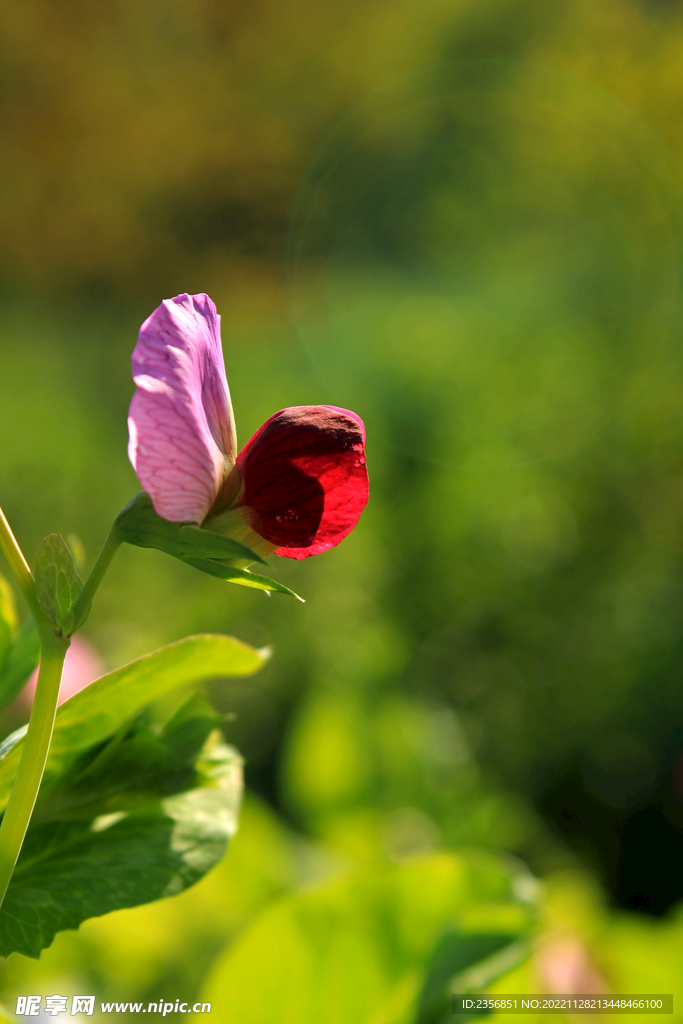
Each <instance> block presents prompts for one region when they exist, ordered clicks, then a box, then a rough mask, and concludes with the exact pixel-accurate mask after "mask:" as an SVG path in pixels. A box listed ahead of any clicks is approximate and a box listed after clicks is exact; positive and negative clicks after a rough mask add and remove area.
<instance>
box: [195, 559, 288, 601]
mask: <svg viewBox="0 0 683 1024" xmlns="http://www.w3.org/2000/svg"><path fill="white" fill-rule="evenodd" d="M185 561H186V562H187V563H188V565H193V566H194V567H195V569H201V571H202V572H205V573H208V575H209V576H217V577H218V579H221V580H226V581H227V582H228V583H237V584H239V585H240V586H242V587H253V588H254V589H255V590H267V591H269V592H270V591H275V592H276V593H278V594H288V595H289V597H295V598H296V599H297V601H301V603H302V604H305V601H304V599H303V597H299V595H298V594H295V593H294V591H293V590H290V589H289V587H285V586H283V584H282V583H278V582H277V581H276V580H271V579H269V578H268V576H258V575H257V574H256V573H253V572H250V571H249V570H248V569H236V568H234V567H233V566H229V565H224V564H222V563H220V562H215V561H213V560H212V559H208V558H186V559H185Z"/></svg>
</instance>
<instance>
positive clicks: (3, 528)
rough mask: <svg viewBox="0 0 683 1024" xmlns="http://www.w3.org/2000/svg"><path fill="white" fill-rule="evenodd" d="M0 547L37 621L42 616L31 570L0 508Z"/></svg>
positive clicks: (37, 621)
mask: <svg viewBox="0 0 683 1024" xmlns="http://www.w3.org/2000/svg"><path fill="white" fill-rule="evenodd" d="M0 548H2V551H3V554H4V556H5V558H6V559H7V561H8V563H9V567H10V569H11V570H12V572H13V573H14V577H15V579H16V581H17V583H18V584H19V586H20V587H21V591H22V593H23V595H24V597H25V598H26V603H27V604H28V606H29V608H30V609H31V614H32V615H33V618H34V619H35V620H36V624H38V623H39V621H40V619H41V618H44V615H43V612H42V610H41V608H40V605H39V604H38V601H37V600H36V591H35V587H34V584H33V576H32V575H31V570H30V569H29V567H28V562H27V561H26V559H25V558H24V553H23V551H22V550H21V548H20V547H19V545H18V544H17V539H16V537H15V536H14V534H13V533H12V528H11V527H10V525H9V523H8V522H7V519H6V518H5V513H4V512H3V511H2V509H1V508H0Z"/></svg>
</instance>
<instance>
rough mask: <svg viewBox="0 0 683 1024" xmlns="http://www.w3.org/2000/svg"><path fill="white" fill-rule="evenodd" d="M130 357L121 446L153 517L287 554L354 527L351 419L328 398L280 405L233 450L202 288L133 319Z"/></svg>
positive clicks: (357, 457) (356, 441)
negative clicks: (131, 384)
mask: <svg viewBox="0 0 683 1024" xmlns="http://www.w3.org/2000/svg"><path fill="white" fill-rule="evenodd" d="M132 364H133V379H134V381H135V384H136V392H135V395H134V396H133V400H132V402H131V405H130V414H129V419H128V427H129V432H130V443H129V447H128V452H129V456H130V460H131V462H132V464H133V467H134V468H135V472H136V473H137V475H138V478H139V480H140V483H141V484H142V486H143V488H144V489H145V491H146V492H147V493H148V494H149V496H150V498H151V500H152V504H153V505H154V510H155V511H156V513H157V515H159V516H161V517H162V518H163V519H167V520H169V521H170V522H176V523H181V522H186V523H196V524H201V525H203V526H204V527H205V528H207V529H210V530H214V531H216V532H217V533H222V534H224V535H227V536H231V537H234V538H235V539H237V540H240V541H242V542H243V543H245V544H247V545H248V546H249V547H251V548H252V549H253V550H255V551H256V552H257V553H258V554H260V555H262V556H263V555H267V554H271V553H272V552H274V553H275V554H277V555H284V556H286V557H288V558H297V559H300V558H306V557H308V556H309V555H317V554H320V553H321V552H322V551H327V550H328V549H329V548H331V547H334V546H335V545H336V544H338V543H339V542H340V541H341V540H343V538H344V537H345V536H346V535H347V534H348V533H349V532H350V531H351V530H352V529H353V527H354V526H355V525H356V523H357V521H358V517H359V516H360V514H361V512H362V511H363V508H364V507H365V504H366V502H367V500H368V475H367V469H366V465H365V428H364V426H363V422H362V420H361V419H360V417H359V416H357V415H356V413H354V412H350V411H349V410H347V409H339V408H337V407H336V406H331V405H304V406H296V407H294V408H290V409H282V410H281V411H280V412H277V413H275V415H273V416H271V417H270V419H268V420H267V421H266V422H265V423H264V424H263V426H262V427H261V428H260V429H259V430H257V431H256V433H255V434H254V436H253V437H252V438H251V439H250V440H249V441H248V442H247V444H246V445H245V446H244V448H243V449H242V450H241V452H239V454H237V441H236V433H235V420H234V417H233V412H232V404H231V401H230V392H229V389H228V383H227V380H226V376H225V366H224V362H223V351H222V348H221V341H220V317H219V316H218V315H217V313H216V307H215V306H214V304H213V302H212V301H211V299H210V298H209V297H208V295H204V294H199V295H187V294H184V295H177V296H176V297H175V298H173V299H166V300H165V301H164V302H162V303H161V305H160V306H159V307H158V308H157V309H156V310H155V311H154V312H153V313H152V315H151V316H150V317H148V318H147V320H145V322H144V323H143V325H142V327H141V328H140V333H139V336H138V342H137V345H136V347H135V350H134V352H133V359H132Z"/></svg>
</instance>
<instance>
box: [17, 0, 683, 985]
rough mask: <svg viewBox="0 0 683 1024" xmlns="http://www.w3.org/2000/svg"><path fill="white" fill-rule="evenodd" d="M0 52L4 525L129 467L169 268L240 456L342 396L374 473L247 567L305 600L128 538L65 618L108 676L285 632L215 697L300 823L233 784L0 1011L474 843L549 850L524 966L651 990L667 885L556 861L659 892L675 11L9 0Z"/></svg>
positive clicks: (67, 527)
mask: <svg viewBox="0 0 683 1024" xmlns="http://www.w3.org/2000/svg"><path fill="white" fill-rule="evenodd" d="M0 46H1V47H2V59H1V61H0V63H1V65H2V69H3V70H2V80H1V81H0V120H1V123H2V125H3V129H2V131H3V136H2V137H3V143H4V146H3V149H2V152H0V182H2V189H0V231H1V232H2V238H3V245H2V253H1V254H0V285H1V286H2V294H3V296H4V303H3V307H2V310H1V311H0V360H1V365H2V376H1V378H0V481H1V483H2V487H1V490H2V494H1V500H2V504H3V507H4V508H5V511H6V512H7V514H8V517H9V518H10V520H11V522H12V523H13V525H14V526H15V528H16V531H17V534H18V535H19V538H20V540H21V542H22V544H24V545H25V548H26V550H27V552H29V553H32V552H33V551H35V549H36V547H37V545H38V543H39V542H40V540H41V539H42V537H43V536H44V535H45V534H46V533H49V532H51V531H53V530H60V531H61V532H62V533H63V534H64V535H65V536H67V535H68V534H69V532H70V531H73V530H75V531H76V532H77V533H78V535H79V536H80V537H81V538H82V541H83V545H84V548H85V551H86V561H88V562H91V561H92V559H93V557H94V555H95V553H96V549H97V546H98V545H99V544H100V543H101V541H102V539H103V537H104V535H105V533H106V531H107V529H108V526H109V524H110V522H111V519H112V517H113V515H114V514H115V513H116V511H117V510H118V509H119V508H120V507H121V506H122V505H123V504H124V503H125V502H126V501H127V500H128V499H129V498H130V496H131V495H132V493H134V491H135V490H136V489H137V485H136V481H135V477H134V475H133V472H132V470H131V468H130V466H129V465H128V463H127V461H126V455H125V446H126V431H125V412H126V407H127V403H128V400H129V398H130V395H131V392H132V385H131V382H130V378H129V368H128V360H129V356H130V351H131V349H132V347H133V343H134V338H135V333H136V330H137V327H138V326H139V324H140V322H141V321H142V319H143V318H144V317H145V316H146V315H148V314H149V312H150V311H151V310H152V309H153V308H154V306H156V305H157V303H158V302H159V301H160V299H161V298H163V297H165V296H170V295H173V294H175V293H176V292H179V291H184V290H188V291H199V290H207V291H209V292H210V293H211V295H212V297H213V298H214V299H215V301H216V302H217V305H218V308H219V311H220V312H221V313H222V314H223V339H224V348H225V355H226V365H227V370H228V377H229V380H230V384H231V389H232V394H233V399H234V403H235V411H236V419H237V423H238V427H239V431H240V442H241V443H243V442H244V440H246V439H247V438H248V437H249V436H250V434H251V433H252V432H253V431H254V430H255V429H256V428H257V427H258V426H259V425H260V424H261V423H262V422H263V421H264V420H265V419H266V418H267V416H269V415H270V414H272V413H273V412H274V411H275V410H277V409H279V408H282V407H284V406H287V405H295V404H304V403H317V402H329V403H331V404H335V405H340V406H346V407H349V408H353V409H355V410H356V411H358V412H359V413H360V414H361V415H362V416H363V418H364V419H365V421H366V423H367V426H368V461H369V468H370V474H371V481H372V497H371V503H370V505H369V507H368V509H367V511H366V513H365V514H364V516H363V518H362V520H361V524H360V526H359V527H358V529H357V530H356V531H354V533H353V534H352V535H351V536H350V537H349V538H348V539H347V540H346V541H345V542H344V544H343V545H341V547H340V548H338V549H337V550H335V551H334V552H331V553H329V554H326V555H324V556H321V557H320V558H316V559H315V560H311V561H310V562H305V563H303V564H301V565H294V564H291V563H286V562H284V561H280V560H278V559H273V562H274V563H275V564H274V566H273V572H274V575H276V576H277V578H278V579H279V580H281V581H282V582H283V583H284V584H285V585H288V586H291V587H292V588H293V589H294V590H296V591H297V593H301V594H302V595H303V596H304V597H305V598H306V599H307V604H306V605H305V606H303V607H301V606H297V605H295V603H294V602H291V603H289V602H286V601H284V600H282V599H278V598H276V597H274V598H272V599H270V600H266V599H265V597H263V595H259V594H250V593H239V592H233V591H236V588H226V587H225V586H224V585H222V584H221V583H220V582H219V581H217V580H208V579H205V578H202V577H200V576H199V575H198V574H196V573H194V572H193V571H192V570H191V569H189V568H188V567H186V566H183V565H181V564H180V563H176V562H174V561H172V560H171V559H168V558H167V557H165V556H164V555H162V554H161V553H159V552H156V551H134V550H132V549H128V548H124V549H123V550H122V551H121V552H120V554H119V555H118V556H117V560H116V562H115V563H114V565H113V568H112V570H111V572H110V575H109V576H108V577H107V580H106V581H105V584H104V585H103V587H102V589H101V591H100V593H99V594H98V601H97V605H96V608H95V609H94V611H93V614H92V616H91V618H90V620H89V622H88V624H87V626H86V633H87V634H88V636H89V637H90V639H91V640H92V641H93V642H94V643H95V644H96V645H97V646H98V647H99V648H100V649H101V650H102V651H103V653H104V655H105V656H106V657H107V658H108V659H109V661H110V662H111V664H112V665H114V664H120V663H121V662H123V661H126V660H128V659H130V658H132V657H136V656H138V655H140V654H142V653H145V652H146V651H148V650H150V649H152V648H153V647H155V646H157V645H159V644H161V643H164V642H168V641H170V640H175V639H177V638H178V637H180V636H183V635H185V634H187V633H192V632H196V631H199V630H201V631H204V630H211V631H223V632H229V633H234V634H235V635H237V636H239V637H241V638H243V639H244V640H246V641H248V642H251V643H254V644H255V645H257V646H262V645H264V644H266V643H272V644H273V645H274V647H275V651H276V654H275V657H274V659H273V661H272V662H271V664H270V665H269V666H268V667H267V668H266V669H265V670H264V672H263V673H261V674H260V675H259V676H257V677H256V678H255V679H253V680H251V679H250V680H247V681H243V680H233V681H231V682H230V683H229V685H227V686H224V687H222V688H221V690H220V692H219V691H218V688H215V689H214V690H213V691H211V688H209V692H210V693H211V695H212V697H213V700H214V702H215V703H216V705H217V706H218V709H219V710H220V711H222V712H236V714H237V717H236V719H235V720H234V721H233V722H230V723H228V724H227V725H226V726H225V733H226V737H227V738H228V740H229V741H230V742H234V743H235V744H236V745H237V746H238V747H239V748H240V749H241V750H242V751H243V753H244V754H245V755H246V758H247V769H246V771H247V781H248V782H249V783H250V784H251V786H252V787H253V788H255V789H257V790H258V791H259V792H260V793H261V794H262V795H263V796H265V797H267V799H268V800H270V801H271V802H272V803H273V804H275V806H276V807H277V808H278V810H279V811H280V812H282V813H283V814H285V815H286V816H287V817H288V818H289V819H290V822H291V823H292V824H293V825H296V827H298V828H299V829H301V830H302V831H303V832H305V833H306V834H307V836H308V837H309V839H311V838H312V839H314V840H315V841H316V843H318V844H321V845H319V846H316V847H315V848H313V847H310V846H304V845H302V840H301V839H298V838H294V837H293V835H292V833H290V832H289V831H288V830H287V829H286V828H285V827H284V826H283V824H282V822H281V820H280V819H277V820H276V818H275V817H274V816H273V814H272V813H271V812H270V811H267V810H266V809H265V807H264V806H262V805H260V804H258V803H256V802H255V800H253V799H252V802H250V803H249V804H248V805H247V808H246V812H245V816H244V818H243V822H242V826H241V831H240V833H239V835H238V837H237V839H236V841H235V843H234V845H233V846H232V847H231V849H230V851H229V853H228V855H227V857H226V859H225V860H224V861H223V862H222V864H221V865H220V866H219V867H218V868H217V869H216V870H215V871H214V872H213V873H212V874H210V875H209V876H208V877H207V878H206V879H204V880H203V881H202V882H201V883H199V885H198V886H196V887H195V888H194V889H193V890H190V891H188V892H187V893H185V894H183V895H182V896H180V897H178V898H177V899H173V900H168V901H164V902H161V903H159V904H155V905H153V906H150V907H147V908H139V909H137V910H134V911H126V912H122V913H117V914H113V915H109V916H108V917H106V918H103V919H101V920H98V921H91V922H88V923H87V924H86V925H85V926H84V927H83V928H82V929H81V931H80V932H79V933H78V934H65V935H61V936H60V937H59V938H58V939H57V941H56V943H55V945H54V947H52V948H51V949H50V950H49V951H48V952H47V953H46V954H45V956H44V958H43V960H42V961H41V963H40V964H39V965H38V967H36V966H35V965H28V966H27V964H26V962H24V961H21V960H20V959H18V958H12V959H10V961H9V963H8V965H7V969H6V979H5V983H4V986H5V992H6V995H5V996H4V998H5V999H6V1001H7V1003H8V1005H9V1004H11V997H13V995H14V994H15V993H18V992H21V991H25V986H26V984H28V979H31V981H32V983H33V984H34V985H35V987H36V988H37V989H39V990H41V991H48V990H50V991H60V984H63V985H66V984H67V981H66V980H65V979H68V985H69V986H71V988H74V986H75V987H76V989H79V988H80V989H81V990H82V991H89V990H91V989H92V991H97V992H98V993H101V994H102V997H103V998H113V999H119V1000H122V999H126V998H129V999H134V998H137V997H138V995H139V996H140V997H141V998H145V999H146V998H150V999H153V998H158V997H159V995H160V994H164V992H165V993H166V994H167V995H169V997H170V994H171V993H181V992H182V993H183V997H184V995H185V993H186V992H187V994H188V995H189V994H190V993H193V992H196V991H198V990H199V986H200V985H201V982H202V978H203V976H204V975H205V973H206V967H207V965H208V963H209V962H210V961H211V959H212V958H213V956H214V955H215V954H216V953H217V952H218V950H219V949H220V948H221V947H222V946H223V945H224V944H225V943H226V942H227V941H229V940H231V939H232V938H233V937H234V936H235V935H236V934H237V933H238V932H240V930H241V929H242V928H243V927H244V926H245V925H246V924H247V923H248V922H249V920H250V919H251V918H252V917H253V916H254V915H255V914H256V913H258V912H259V911H260V910H261V909H262V908H264V907H267V905H268V903H269V901H270V900H271V899H272V898H273V897H274V896H275V895H276V894H278V893H281V892H284V891H285V890H288V889H291V888H292V887H297V886H298V885H299V884H300V883H301V882H303V881H305V880H310V879H311V878H314V877H318V876H319V875H321V874H323V875H324V874H326V873H329V872H331V871H334V870H336V869H337V868H338V867H339V865H340V863H342V864H345V865H349V864H353V865H355V866H356V867H358V868H359V870H366V871H385V870H389V869H390V866H391V865H392V864H395V863H403V861H404V859H405V858H406V857H408V856H412V855H414V854H426V853H428V852H429V851H432V850H435V849H439V848H440V847H451V846H457V845H460V844H467V845H474V846H488V847H497V848H499V849H501V850H508V851H512V852H515V853H517V854H519V855H521V856H523V857H524V858H525V859H527V861H528V862H529V863H530V865H531V866H532V868H533V869H534V870H535V871H538V872H541V873H543V874H546V873H548V872H551V877H550V880H549V882H548V892H549V896H548V901H547V904H546V906H547V911H546V913H547V916H548V921H547V926H546V928H547V941H548V943H551V942H557V943H560V945H558V946H557V947H554V948H557V949H560V948H562V949H564V950H565V952H563V953H557V954H555V953H553V954H552V956H551V955H550V954H549V955H548V956H549V958H550V960H552V959H553V957H554V958H555V961H558V962H559V963H560V966H562V965H563V964H564V966H565V967H566V965H567V963H569V962H570V961H571V960H572V956H573V955H574V954H571V955H570V953H567V952H566V950H569V949H571V948H573V949H574V950H575V953H576V955H575V956H574V962H577V963H578V962H582V961H581V957H582V956H585V958H586V963H587V964H588V965H589V967H590V971H591V972H594V973H591V974H590V977H594V976H595V973H597V975H598V976H599V977H600V978H602V979H603V980H604V982H605V984H606V985H607V986H608V987H609V988H612V989H613V990H616V991H619V990H622V991H626V990H629V989H630V990H632V991H633V990H635V991H637V990H638V989H639V988H640V990H641V991H646V990H648V989H649V990H650V991H657V990H660V991H667V990H668V991H671V989H672V986H673V985H674V984H677V978H678V974H677V971H678V965H679V963H680V956H681V948H682V946H681V943H682V942H683V938H682V935H683V932H682V930H681V922H680V913H679V912H678V911H676V910H675V909H673V910H671V912H670V913H669V915H668V916H667V917H666V918H665V919H663V920H661V921H656V920H649V919H646V918H643V917H639V916H637V915H631V916H629V915H626V914H625V913H624V912H622V911H619V912H615V911H613V910H605V909H604V908H602V906H601V905H600V899H599V897H598V896H596V894H595V892H594V891H593V890H592V889H591V887H590V884H589V883H587V882H585V881H584V880H581V879H582V876H579V875H577V874H576V872H575V871H574V873H573V874H571V873H570V874H569V875H567V874H565V875H562V876H560V875H558V874H557V872H558V871H559V870H560V869H563V870H569V869H570V867H571V865H573V864H574V861H573V859H572V855H571V854H570V853H569V849H572V850H573V851H574V853H576V854H578V856H579V857H580V858H581V859H582V860H583V862H584V864H585V865H586V866H587V867H588V869H590V870H592V871H593V872H594V873H595V874H596V875H597V876H598V877H599V878H600V879H601V881H602V882H603V884H604V886H605V888H606V889H607V891H608V893H609V895H610V897H611V898H612V899H613V900H615V901H618V902H620V903H621V904H623V905H624V906H631V907H635V908H638V909H640V910H649V911H651V912H658V913H659V912H663V911H665V910H666V909H667V907H669V905H670V904H671V903H672V902H673V901H675V900H677V899H679V898H680V897H681V896H682V895H683V886H682V885H681V877H680V863H681V854H683V849H682V847H683V768H682V767H681V766H682V765H683V686H682V685H681V684H682V683H683V675H682V670H681V663H682V662H681V655H682V654H683V629H682V628H681V621H682V619H681V614H682V612H683V527H682V526H681V524H682V523H683V454H682V453H683V421H682V420H681V415H680V408H681V397H682V395H683V363H682V362H681V358H680V340H679V339H680V337H681V328H682V327H683V323H682V322H681V320H682V318H681V310H680V286H679V273H680V239H681V221H680V202H679V196H680V186H681V180H682V179H681V171H680V167H679V162H680V159H681V154H682V151H683V136H682V135H681V131H680V125H681V123H682V122H683V76H682V74H681V70H680V69H681V67H682V66H683V62H682V57H683V8H682V7H681V4H680V3H675V2H673V0H668V2H666V0H658V2H655V0H609V2H607V0H598V2H596V0H562V2H557V3H553V4H548V3H543V2H539V0H486V2H478V0H460V2H458V3H456V4H453V3H445V2H441V0H428V2H426V3H422V4H419V5H418V4H417V3H414V2H409V0H404V2H399V3H396V2H393V3H389V2H385V0H378V2H376V3H373V4H372V5H367V4H359V3H350V4H345V5H343V8H342V7H339V5H336V6H335V5H333V4H330V3H328V2H325V3H320V2H319V3H312V2H308V0H291V2H288V3H285V4H280V5H274V4H268V3H266V2H265V0H257V2H255V3H252V4H241V5H237V4H229V3H223V2H218V0H215V2H214V0H164V2H162V0H149V2H147V3H135V4H133V3H132V2H126V0H122V2H120V3H117V4H109V5H106V4H105V5H102V4H99V5H98V4H94V3H88V2H85V0H83V2H80V3H75V2H69V3H62V4H60V5H54V4H50V3H47V2H39V0H31V2H29V3H25V4H23V5H19V6H15V7H13V8H11V9H10V8H8V9H7V11H6V12H5V19H4V35H3V41H2V43H1V44H0ZM295 194H296V196H297V198H296V202H295V203H294V206H292V203H293V200H294V197H295ZM292 210H293V213H292V212H291V211H292ZM285 247H286V251H287V256H286V259H285V261H284V263H283V259H282V254H283V252H284V251H285ZM285 277H286V278H287V280H286V281H285V280H284V279H285ZM27 298H30V302H29V301H26V300H27ZM57 298H58V301H57ZM79 571H80V570H79ZM1 644H2V639H1V638H0V646H1ZM538 812H540V814H539V813H538ZM321 849H323V850H324V851H325V853H324V854H323V853H321V852H320V850H321ZM313 850H314V851H315V852H312V851H313ZM557 893H559V894H560V895H557ZM265 913H267V914H268V913H270V911H269V910H268V909H266V910H265ZM561 943H565V946H563V947H562V946H561ZM572 943H574V945H573V946H572V945H571V944H572ZM577 943H578V946H577ZM548 948H551V947H550V946H549V947H548ZM576 950H578V952H576ZM581 951H583V952H581ZM227 955H229V954H227ZM539 964H540V961H539V960H538V959H537V958H534V959H532V960H531V961H530V962H529V964H527V965H526V966H525V967H522V968H519V969H518V973H517V974H515V975H510V976H509V978H506V979H505V980H504V982H501V983H500V984H501V985H502V986H503V988H502V989H501V991H505V990H507V991H512V990H514V989H515V988H518V989H519V990H523V989H524V988H525V987H526V988H530V989H531V990H534V989H537V988H538V986H539V985H540V984H542V983H543V984H549V982H548V981H547V972H546V975H544V976H543V977H545V978H546V981H543V977H541V974H542V970H541V966H539ZM589 967H586V970H587V971H588V970H589ZM539 972H541V973H539ZM589 973H590V972H589ZM584 981H585V977H584ZM577 983H578V982H577Z"/></svg>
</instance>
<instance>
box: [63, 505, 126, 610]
mask: <svg viewBox="0 0 683 1024" xmlns="http://www.w3.org/2000/svg"><path fill="white" fill-rule="evenodd" d="M121 543H122V541H121V536H120V534H119V529H118V525H117V522H116V520H114V524H113V526H112V528H111V530H110V531H109V535H108V537H107V539H106V540H105V542H104V544H103V546H102V550H101V551H100V553H99V555H98V556H97V561H96V562H95V564H94V565H93V567H92V569H91V570H90V575H89V576H88V578H87V580H86V581H85V584H84V586H83V590H82V591H81V592H80V594H79V595H78V600H77V601H76V603H75V605H74V607H73V613H74V622H75V623H77V624H78V623H79V622H81V621H82V618H83V617H84V615H85V612H86V609H87V608H88V605H89V604H90V602H91V601H92V599H93V597H94V595H95V591H96V590H97V588H98V587H99V585H100V583H101V582H102V580H103V579H104V574H105V573H106V571H107V569H108V568H109V566H110V564H111V560H112V558H113V557H114V555H115V554H116V552H117V551H118V549H119V548H120V546H121Z"/></svg>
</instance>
